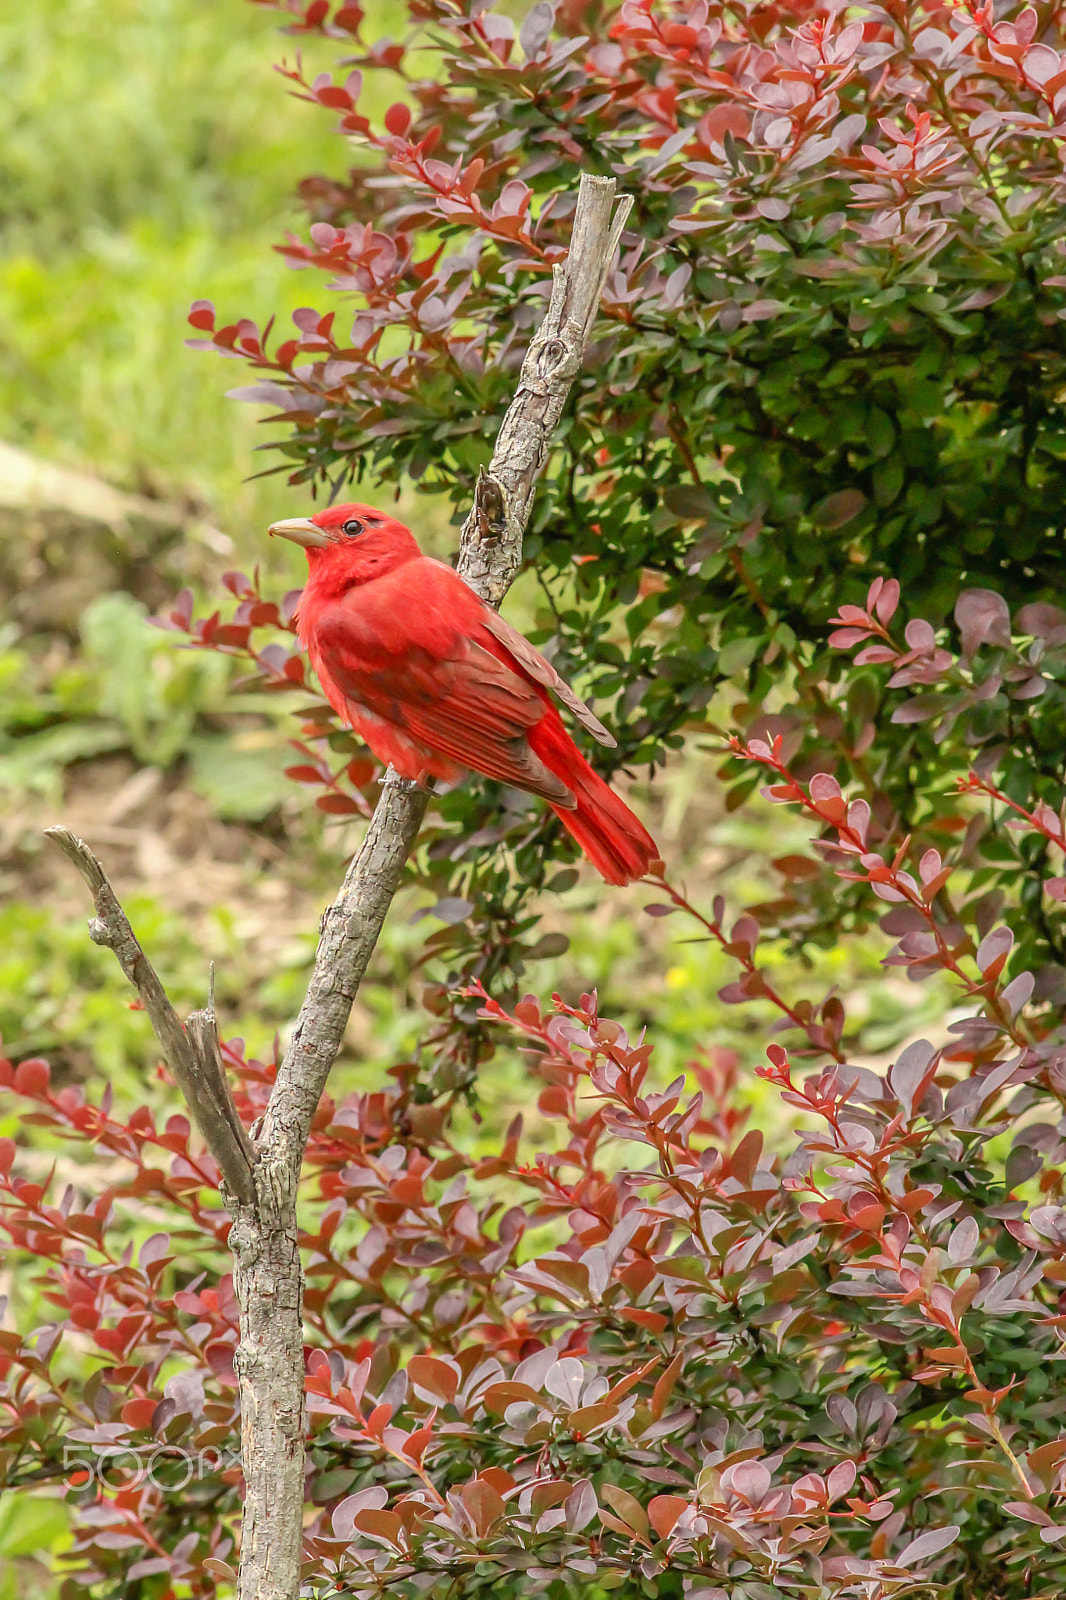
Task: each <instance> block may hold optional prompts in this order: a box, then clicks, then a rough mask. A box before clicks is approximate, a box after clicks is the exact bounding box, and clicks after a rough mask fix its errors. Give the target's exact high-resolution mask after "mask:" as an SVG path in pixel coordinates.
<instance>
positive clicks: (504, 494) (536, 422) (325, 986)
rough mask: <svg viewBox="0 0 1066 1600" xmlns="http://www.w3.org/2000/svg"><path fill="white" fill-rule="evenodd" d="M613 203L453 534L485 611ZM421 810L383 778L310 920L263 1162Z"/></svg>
mask: <svg viewBox="0 0 1066 1600" xmlns="http://www.w3.org/2000/svg"><path fill="white" fill-rule="evenodd" d="M614 193H615V183H614V179H613V178H598V177H588V176H586V177H583V178H582V179H581V187H580V190H579V192H578V199H577V207H576V210H575V212H574V231H573V239H572V243H571V247H570V253H569V255H568V256H567V258H566V260H565V262H562V263H561V264H560V265H558V266H556V268H555V271H554V284H553V288H552V296H551V302H550V304H549V306H548V310H547V312H546V314H545V317H544V321H543V323H542V324H541V326H540V328H539V330H538V331H537V333H536V335H535V337H534V339H533V341H532V343H531V344H530V347H529V350H528V352H527V354H526V359H525V361H524V362H523V364H522V372H521V376H520V377H519V380H518V389H517V392H516V394H515V397H514V400H513V401H512V402H511V405H510V407H509V408H508V411H507V414H506V416H505V417H504V419H503V423H502V424H501V426H500V431H499V435H498V437H497V439H496V446H495V449H494V450H493V452H492V460H491V462H490V463H489V467H488V471H487V472H485V473H483V474H482V475H481V477H480V478H479V480H478V484H477V488H476V490H475V493H474V506H473V509H472V511H471V513H470V515H469V517H468V518H467V520H466V523H465V524H464V527H463V531H462V535H461V540H460V551H459V562H458V570H459V572H460V574H461V575H462V577H463V578H465V579H466V581H467V583H468V584H469V585H470V587H471V588H472V589H473V590H474V591H475V592H476V593H477V594H479V595H480V596H481V598H482V599H483V600H485V601H486V602H487V603H488V604H489V605H491V606H492V607H493V608H494V609H497V610H498V609H499V605H500V602H501V601H502V599H503V597H504V595H505V594H506V593H507V590H508V589H509V588H510V586H511V583H512V582H513V581H514V578H515V576H516V574H517V572H518V569H519V566H520V565H521V560H522V536H523V534H524V533H525V528H526V523H527V522H528V520H529V513H530V510H531V507H532V503H533V490H534V487H535V485H536V481H537V479H538V477H539V476H540V474H541V472H542V470H543V468H544V464H545V462H546V461H547V458H548V450H549V448H550V445H551V437H552V433H553V432H554V430H555V426H556V424H557V422H558V420H559V417H560V416H561V414H562V410H563V407H564V406H565V404H566V401H567V397H568V396H569V393H570V390H571V388H572V386H573V383H574V379H575V378H576V377H577V375H578V373H579V371H580V369H581V362H582V358H583V356H584V352H585V346H586V344H587V342H588V335H589V330H590V329H591V326H592V322H593V320H594V318H595V313H596V307H597V305H598V303H599V297H600V293H601V290H602V288H603V283H604V279H605V277H606V274H607V270H608V268H609V266H610V262H611V257H612V255H613V253H614V250H615V248H616V246H617V243H618V239H619V238H620V236H621V231H622V228H623V226H624V224H625V219H626V217H627V216H628V215H629V209H630V206H631V204H632V202H631V201H630V200H629V199H628V198H626V199H623V200H622V201H620V202H619V204H618V208H617V212H616V213H615V214H614V220H613V222H612V213H614ZM428 799H429V797H428V795H427V794H425V793H424V792H422V791H421V790H420V789H419V788H418V787H417V785H416V784H414V783H412V782H411V781H410V780H409V779H405V778H400V777H397V775H396V773H395V772H393V771H391V770H390V771H389V772H388V774H387V775H386V778H385V782H384V784H383V786H382V791H381V798H380V799H379V801H378V804H377V806H376V808H375V811H374V816H373V819H372V821H371V823H370V827H369V828H368V830H367V834H366V838H365V839H364V841H363V844H362V846H361V848H360V849H359V851H358V853H357V854H356V856H355V858H354V860H353V861H352V863H351V866H350V867H349V868H348V872H347V875H346V876H345V879H344V883H343V885H342V887H341V891H340V894H339V895H338V896H337V899H336V900H335V901H334V903H333V905H332V906H330V908H329V910H328V911H327V912H326V914H325V916H324V917H323V919H322V935H321V939H320V941H319V946H318V952H317V954H316V956H315V967H314V972H313V974H312V977H311V983H310V985H309V987H308V990H307V997H306V999H305V1000H304V1003H303V1005H302V1007H301V1008H300V1015H299V1017H298V1019H297V1022H296V1028H295V1030H294V1032H293V1036H292V1041H291V1043H290V1045H289V1048H288V1051H287V1052H286V1055H285V1059H284V1061H283V1062H282V1064H281V1067H280V1068H279V1070H278V1076H277V1080H276V1082H275V1085H274V1089H273V1092H272V1094H271V1097H270V1104H269V1106H268V1108H267V1113H266V1116H265V1118H264V1120H263V1128H262V1135H261V1140H260V1144H261V1146H266V1147H267V1148H270V1149H272V1151H274V1152H279V1151H280V1148H281V1147H284V1148H285V1150H286V1151H287V1153H288V1157H289V1159H290V1160H292V1161H295V1162H296V1163H297V1164H298V1163H299V1162H300V1160H301V1159H302V1155H303V1148H304V1144H305V1143H306V1140H307V1133H308V1129H309V1128H310V1126H311V1119H312V1117H313V1116H314V1114H315V1109H316V1107H317V1106H318V1102H319V1099H320V1098H321V1095H322V1091H323V1089H324V1088H325V1085H326V1078H327V1077H328V1075H329V1071H330V1068H331V1067H332V1065H333V1062H334V1061H335V1060H336V1057H337V1052H338V1051H339V1049H340V1046H341V1040H342V1038H343V1037H344V1029H345V1027H346V1026H347V1022H348V1016H349V1014H350V1012H351V1008H352V1002H353V1000H354V999H355V995H356V991H357V990H358V988H359V984H360V982H361V981H362V977H363V974H364V972H365V971H366V968H367V963H368V962H369V960H370V957H371V954H372V953H373V950H374V946H375V945H376V943H377V939H378V935H379V933H380V932H381V926H382V923H383V922H384V920H385V914H386V912H387V911H388V909H389V905H390V904H391V902H392V899H393V896H394V895H395V893H396V890H397V888H398V887H399V883H400V878H401V875H402V873H403V868H404V863H405V862H406V860H407V856H408V854H409V852H410V849H411V846H412V845H413V843H414V840H415V838H416V836H417V834H418V830H419V828H420V826H421V824H422V818H423V817H424V815H425V811H426V805H427V803H428Z"/></svg>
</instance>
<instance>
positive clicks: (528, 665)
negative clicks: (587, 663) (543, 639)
mask: <svg viewBox="0 0 1066 1600" xmlns="http://www.w3.org/2000/svg"><path fill="white" fill-rule="evenodd" d="M481 621H482V625H483V626H484V627H485V628H487V629H488V631H489V633H491V634H492V635H493V636H494V637H495V638H496V639H498V640H499V642H500V643H501V644H502V645H504V646H505V647H506V649H508V650H509V651H510V653H511V655H513V656H514V658H515V660H516V661H517V662H518V665H519V666H520V667H521V668H522V669H523V670H524V671H525V672H528V673H529V676H530V677H531V678H534V679H536V681H537V683H542V684H543V685H544V687H545V688H546V689H550V690H551V691H552V693H553V694H554V695H556V696H558V698H559V699H560V700H561V701H562V703H563V705H564V706H565V707H566V709H567V710H568V711H570V712H572V713H573V715H574V716H575V717H576V718H577V720H578V722H580V724H581V726H582V727H583V728H587V729H588V731H589V733H591V735H592V737H593V738H594V739H598V740H599V742H600V744H602V745H606V746H607V747H608V749H611V748H613V747H614V745H615V744H617V742H618V741H617V740H616V739H614V738H613V737H612V736H611V734H609V733H608V732H607V729H606V728H605V727H604V725H603V723H602V722H601V721H600V719H599V718H598V717H597V716H596V715H595V713H594V712H592V711H590V710H589V708H588V706H587V705H586V704H585V702H584V700H580V699H579V698H578V696H577V695H576V694H575V693H574V691H573V689H571V687H570V685H569V684H568V683H567V682H566V680H565V679H564V678H560V676H559V674H558V673H557V672H556V670H555V668H554V667H553V666H552V664H551V662H550V661H546V660H545V659H544V657H543V656H542V655H541V653H540V651H539V650H536V649H534V647H533V646H532V645H531V644H530V642H529V640H528V639H527V638H525V637H524V636H523V635H522V634H520V633H519V631H518V629H517V628H512V627H511V624H510V623H509V622H505V621H504V620H503V618H502V617H501V616H499V615H498V614H497V613H496V612H495V611H493V610H492V609H491V608H490V607H489V606H485V607H484V609H483V611H482V616H481Z"/></svg>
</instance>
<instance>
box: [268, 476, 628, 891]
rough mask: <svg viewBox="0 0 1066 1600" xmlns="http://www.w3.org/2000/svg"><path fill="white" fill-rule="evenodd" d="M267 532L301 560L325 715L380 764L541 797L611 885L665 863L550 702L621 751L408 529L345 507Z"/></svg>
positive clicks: (302, 629)
mask: <svg viewBox="0 0 1066 1600" xmlns="http://www.w3.org/2000/svg"><path fill="white" fill-rule="evenodd" d="M270 532H271V533H273V534H280V535H281V536H282V537H283V538H285V539H291V540H293V542H294V543H296V544H300V545H303V546H304V548H305V549H306V551H307V564H308V567H309V569H310V571H309V575H308V579H307V585H306V587H305V589H304V591H303V595H302V597H301V599H300V604H299V610H298V631H299V636H300V639H301V641H302V643H303V644H304V646H305V647H306V649H307V652H308V655H309V656H310V658H311V664H312V666H313V667H314V669H315V671H316V673H317V674H318V679H319V682H320V683H321V685H322V688H323V690H324V691H325V694H326V698H327V699H328V700H329V703H330V705H331V706H332V707H333V709H334V710H335V711H336V712H337V714H338V716H340V717H342V718H343V719H344V721H345V722H346V723H348V725H349V726H350V727H352V728H354V729H355V731H356V733H358V734H359V735H360V737H361V738H363V739H365V740H366V742H367V744H368V745H369V746H370V748H371V750H373V752H374V754H375V755H376V756H377V757H378V758H379V760H381V761H385V762H391V763H392V765H393V766H394V767H395V768H396V770H397V772H399V773H401V774H402V776H403V777H405V778H415V779H419V780H424V779H425V778H427V777H430V776H432V777H436V778H442V779H444V780H446V781H448V782H454V781H455V780H456V779H457V778H459V777H461V776H462V774H463V772H464V770H465V769H467V768H472V769H473V770H474V771H475V772H481V773H484V775H485V776H486V777H488V778H497V779H499V781H500V782H501V783H508V784H512V785H513V786H514V787H515V788H516V789H525V790H527V791H528V792H529V793H530V794H536V795H540V796H542V797H543V799H545V800H546V801H547V802H548V804H549V805H550V806H551V808H552V810H553V811H554V812H555V814H556V816H557V817H558V818H559V819H560V821H561V822H562V824H563V826H564V827H565V828H566V829H567V830H568V832H570V833H571V834H572V835H573V836H574V838H575V839H576V840H577V842H578V844H579V845H580V846H581V848H582V850H583V851H584V852H585V855H586V856H587V857H588V859H589V860H590V861H591V862H592V865H593V866H594V867H595V868H596V870H597V871H598V872H599V873H601V874H602V876H603V877H604V878H605V879H606V880H607V882H608V883H617V884H623V883H630V882H631V881H632V880H633V879H634V878H640V877H642V876H643V875H644V873H646V872H647V871H648V869H649V867H650V866H651V865H652V863H653V862H655V861H657V860H658V856H659V851H658V848H657V847H656V844H655V841H654V839H652V837H651V835H650V834H649V833H648V831H647V829H646V828H644V827H643V826H642V824H641V823H640V822H638V820H637V818H636V817H635V816H634V815H633V813H632V811H630V809H629V807H628V806H627V805H625V804H624V803H623V801H622V800H620V799H619V797H618V796H617V795H616V794H615V793H614V791H613V790H612V789H609V788H608V786H607V785H606V784H605V783H604V781H603V779H602V778H600V777H598V776H597V774H596V773H595V772H594V771H593V770H592V768H591V767H590V766H589V764H588V762H587V761H586V760H585V758H584V756H583V755H582V754H581V752H580V751H579V750H578V748H577V746H576V745H575V743H574V741H573V740H572V739H571V737H570V735H569V734H568V733H567V731H566V729H565V728H564V727H563V723H562V719H561V718H560V716H559V713H558V711H556V709H555V706H554V704H553V702H552V699H551V694H554V695H555V696H556V697H557V698H558V699H559V700H560V701H561V702H562V703H563V705H564V706H566V707H567V709H568V710H569V711H571V712H572V713H573V715H574V716H575V717H576V718H577V719H578V721H579V722H580V723H581V724H582V725H583V726H584V727H585V728H587V729H588V731H589V732H590V733H591V734H592V735H593V737H594V738H596V739H598V740H599V741H600V743H601V744H605V745H613V744H614V740H613V739H612V738H611V735H610V734H609V733H608V732H607V730H606V728H604V727H603V725H602V724H601V723H600V722H599V721H598V720H597V719H596V717H595V716H593V714H592V712H591V711H590V710H589V708H588V707H587V706H586V705H584V704H583V703H582V701H580V700H579V699H578V698H577V696H576V695H575V694H574V692H573V690H572V689H570V688H569V687H568V686H567V685H566V684H565V683H564V682H563V680H562V679H561V678H560V677H559V674H558V673H557V672H556V671H555V669H554V667H552V666H551V665H550V664H549V663H548V662H547V661H545V659H544V657H543V656H542V655H541V654H540V653H539V652H538V651H537V650H535V649H534V648H533V646H532V645H531V644H530V643H529V641H528V640H527V639H524V638H523V637H522V635H521V634H520V633H518V632H517V631H516V630H515V629H514V628H512V627H511V625H510V624H509V623H507V622H504V620H503V618H502V617H499V616H497V614H496V612H495V611H493V610H492V609H491V607H489V606H487V605H485V604H484V603H483V602H482V601H481V600H479V599H478V597H477V595H476V594H475V593H474V591H473V590H472V589H470V588H468V587H467V585H466V584H465V583H464V582H463V580H462V578H460V577H459V575H458V573H456V572H454V571H453V570H452V568H451V567H449V566H446V565H445V564H444V562H442V561H434V560H432V559H431V558H430V557H428V556H424V555H423V554H422V552H421V550H420V549H419V548H418V545H417V544H416V543H415V539H414V536H413V534H412V533H411V532H410V530H409V529H408V528H405V527H404V525H403V523H402V522H397V521H396V520H395V519H394V518H393V517H390V516H388V515H386V514H385V513H384V512H382V511H376V510H375V509H374V507H373V506H362V505H343V506H331V507H330V508H329V509H328V510H326V511H320V512H318V514H317V515H316V516H314V517H310V518H304V517H297V518H294V519H292V520H291V521H287V522H275V523H274V525H273V527H272V528H271V529H270ZM549 691H551V693H549Z"/></svg>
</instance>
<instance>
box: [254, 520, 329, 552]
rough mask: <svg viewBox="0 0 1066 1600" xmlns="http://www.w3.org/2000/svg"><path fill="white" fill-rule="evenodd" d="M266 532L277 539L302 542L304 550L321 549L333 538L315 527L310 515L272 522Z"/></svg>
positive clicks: (296, 542) (294, 542) (295, 542)
mask: <svg viewBox="0 0 1066 1600" xmlns="http://www.w3.org/2000/svg"><path fill="white" fill-rule="evenodd" d="M267 532H268V533H269V534H271V535H272V536H275V537H277V538H279V539H291V540H292V542H293V544H302V545H303V547H304V549H305V550H321V549H323V548H324V547H325V546H326V545H328V544H332V543H333V540H332V539H331V538H330V536H329V534H328V533H323V532H322V529H321V528H316V527H315V525H314V523H313V522H312V521H311V518H310V517H290V518H289V520H288V521H287V522H272V523H271V524H270V527H269V528H268V529H267Z"/></svg>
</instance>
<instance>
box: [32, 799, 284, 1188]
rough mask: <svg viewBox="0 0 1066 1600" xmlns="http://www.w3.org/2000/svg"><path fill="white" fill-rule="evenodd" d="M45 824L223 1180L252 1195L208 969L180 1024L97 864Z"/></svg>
mask: <svg viewBox="0 0 1066 1600" xmlns="http://www.w3.org/2000/svg"><path fill="white" fill-rule="evenodd" d="M44 831H45V834H46V835H47V837H48V838H49V839H51V840H52V842H53V843H54V844H56V845H58V846H59V848H60V850H62V852H63V854H64V855H65V856H66V857H67V859H68V860H69V861H72V862H73V863H74V865H75V866H76V867H77V869H78V871H79V872H80V873H81V875H82V877H83V878H84V879H85V882H86V883H87V884H88V885H89V888H90V890H91V892H92V897H93V904H94V906H95V908H96V916H95V917H94V918H93V920H92V922H90V924H89V938H90V939H91V940H92V941H93V943H94V944H100V945H106V946H107V948H108V949H110V950H113V951H114V952H115V956H116V957H117V959H118V963H119V966H120V967H121V968H122V970H123V972H124V973H125V974H126V976H127V978H128V979H129V981H130V982H131V983H132V985H133V987H134V988H135V989H136V991H137V993H138V994H139V995H140V997H141V1001H142V1002H143V1005H144V1009H145V1011H146V1012H147V1013H148V1020H149V1021H150V1022H151V1024H152V1027H153V1028H154V1029H155V1036H156V1038H157V1039H158V1040H159V1047H160V1049H161V1050H162V1052H163V1059H164V1061H165V1062H166V1064H167V1066H168V1067H169V1068H170V1070H171V1072H172V1073H173V1075H174V1078H175V1081H176V1082H177V1085H178V1088H179V1089H180V1090H181V1092H182V1094H183V1095H184V1096H185V1101H186V1104H187V1105H188V1107H189V1110H190V1111H191V1112H192V1114H193V1116H194V1117H195V1119H196V1125H197V1127H198V1128H199V1129H200V1132H201V1133H202V1134H203V1136H204V1139H205V1140H206V1142H207V1146H208V1149H209V1150H210V1151H211V1154H212V1155H213V1156H214V1158H215V1160H216V1161H217V1162H218V1165H219V1170H220V1171H221V1173H222V1178H223V1181H224V1182H225V1185H226V1188H227V1189H228V1190H229V1192H230V1194H231V1195H232V1196H233V1197H234V1198H235V1199H236V1200H238V1201H241V1202H243V1203H244V1204H245V1205H251V1204H252V1203H253V1202H254V1200H255V1181H254V1177H253V1170H252V1169H253V1167H254V1165H255V1151H254V1149H253V1148H252V1142H251V1140H250V1139H249V1137H248V1135H247V1133H246V1132H245V1130H244V1125H243V1123H242V1122H241V1119H240V1117H239V1116H238V1115H237V1107H236V1106H235V1105H234V1103H233V1096H232V1094H231V1093H230V1088H229V1084H228V1083H227V1081H226V1074H225V1072H224V1071H223V1068H222V1056H221V1053H220V1051H219V1045H218V1030H217V1028H216V1026H215V1010H214V973H212V976H211V999H210V1001H209V1002H208V1007H207V1009H206V1010H205V1011H194V1012H193V1014H192V1016H191V1017H190V1018H189V1020H188V1022H187V1023H186V1025H185V1027H184V1028H183V1027H182V1025H181V1022H180V1021H179V1020H178V1015H177V1013H176V1011H175V1010H174V1007H173V1006H172V1005H171V1003H170V1001H169V999H168V998H167V994H166V991H165V989H164V988H163V985H162V984H161V983H160V981H159V978H158V976H157V974H156V971H155V968H154V967H153V966H152V963H151V962H150V961H149V960H148V957H147V956H146V955H145V953H144V951H143V950H142V949H141V947H140V945H139V944H138V943H137V938H136V935H135V934H134V932H133V929H132V928H131V927H130V923H129V918H128V917H127V916H126V913H125V912H124V911H123V909H122V907H121V906H120V905H119V902H118V898H117V896H116V894H115V891H114V889H112V887H111V885H110V883H109V882H108V881H107V877H106V876H105V874H104V869H103V868H102V867H101V865H100V863H99V861H98V860H97V859H96V857H95V856H94V855H93V853H92V851H91V850H90V849H89V847H88V845H87V844H86V843H85V842H84V840H82V839H78V838H76V837H75V835H74V834H73V833H71V831H70V829H69V828H46V829H45V830H44Z"/></svg>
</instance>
